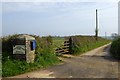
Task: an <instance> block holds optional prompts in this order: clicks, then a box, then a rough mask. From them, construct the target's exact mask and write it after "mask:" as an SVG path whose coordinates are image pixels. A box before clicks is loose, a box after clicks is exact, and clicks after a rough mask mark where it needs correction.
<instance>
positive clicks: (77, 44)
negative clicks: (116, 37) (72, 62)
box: [72, 36, 110, 55]
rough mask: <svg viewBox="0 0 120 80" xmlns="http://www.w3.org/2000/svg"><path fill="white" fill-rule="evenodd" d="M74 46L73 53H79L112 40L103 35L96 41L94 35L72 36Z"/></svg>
mask: <svg viewBox="0 0 120 80" xmlns="http://www.w3.org/2000/svg"><path fill="white" fill-rule="evenodd" d="M72 39H73V47H72V54H74V55H78V54H82V53H84V52H86V51H89V50H92V49H94V48H97V47H100V46H102V45H105V44H107V43H109V42H110V40H107V39H103V38H101V37H99V38H98V41H96V39H95V37H94V36H72Z"/></svg>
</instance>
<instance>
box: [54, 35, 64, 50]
mask: <svg viewBox="0 0 120 80" xmlns="http://www.w3.org/2000/svg"><path fill="white" fill-rule="evenodd" d="M64 41H65V39H64V38H61V37H54V38H53V48H56V47H60V46H61V45H63V44H64Z"/></svg>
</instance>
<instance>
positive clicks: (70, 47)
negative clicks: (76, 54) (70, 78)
mask: <svg viewBox="0 0 120 80" xmlns="http://www.w3.org/2000/svg"><path fill="white" fill-rule="evenodd" d="M72 46H73V41H72V37H70V38H69V53H70V54H71V53H72Z"/></svg>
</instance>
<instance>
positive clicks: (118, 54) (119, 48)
mask: <svg viewBox="0 0 120 80" xmlns="http://www.w3.org/2000/svg"><path fill="white" fill-rule="evenodd" d="M110 54H111V55H112V56H113V57H114V58H116V59H120V38H118V39H116V40H114V41H113V42H112V44H111V48H110Z"/></svg>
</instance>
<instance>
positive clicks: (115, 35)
mask: <svg viewBox="0 0 120 80" xmlns="http://www.w3.org/2000/svg"><path fill="white" fill-rule="evenodd" d="M111 37H112V39H117V38H118V37H119V35H118V34H117V33H112V34H111Z"/></svg>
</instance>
